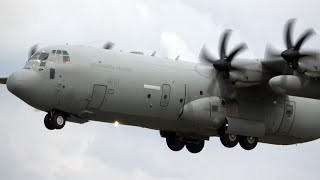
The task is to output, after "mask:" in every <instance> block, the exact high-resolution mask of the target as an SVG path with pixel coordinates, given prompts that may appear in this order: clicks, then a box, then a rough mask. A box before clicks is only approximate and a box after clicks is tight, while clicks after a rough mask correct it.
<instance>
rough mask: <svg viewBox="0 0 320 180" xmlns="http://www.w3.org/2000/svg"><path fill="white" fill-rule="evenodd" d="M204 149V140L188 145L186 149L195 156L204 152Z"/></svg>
mask: <svg viewBox="0 0 320 180" xmlns="http://www.w3.org/2000/svg"><path fill="white" fill-rule="evenodd" d="M203 147H204V140H200V141H198V142H193V143H186V148H187V149H188V151H189V152H191V153H194V154H195V153H199V152H200V151H202V149H203Z"/></svg>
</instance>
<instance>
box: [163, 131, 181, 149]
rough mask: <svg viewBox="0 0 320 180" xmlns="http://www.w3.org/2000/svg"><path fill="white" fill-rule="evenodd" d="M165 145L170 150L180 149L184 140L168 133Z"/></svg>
mask: <svg viewBox="0 0 320 180" xmlns="http://www.w3.org/2000/svg"><path fill="white" fill-rule="evenodd" d="M166 141H167V145H168V147H169V148H170V149H171V150H172V151H181V150H182V149H183V147H184V142H183V141H182V139H181V138H179V137H178V136H176V135H175V134H168V135H167V137H166Z"/></svg>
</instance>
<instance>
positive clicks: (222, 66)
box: [200, 30, 247, 78]
mask: <svg viewBox="0 0 320 180" xmlns="http://www.w3.org/2000/svg"><path fill="white" fill-rule="evenodd" d="M230 34H231V30H226V31H225V32H224V33H223V35H222V38H221V43H220V59H216V58H214V57H213V56H211V55H210V54H209V52H208V50H207V48H206V46H204V47H203V48H202V51H201V53H200V60H201V61H202V62H204V63H210V64H212V65H213V67H214V68H215V69H216V70H217V71H218V72H222V73H223V77H224V78H229V76H230V70H231V69H234V68H233V67H232V65H231V62H232V60H233V59H234V57H235V56H236V55H237V54H238V53H240V52H241V51H243V50H244V49H246V48H247V45H246V44H244V43H242V44H240V45H238V46H237V47H236V48H235V49H234V50H233V51H232V52H231V53H230V54H229V55H227V53H226V46H227V43H228V41H229V37H230Z"/></svg>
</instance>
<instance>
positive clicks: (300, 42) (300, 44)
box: [294, 29, 315, 51]
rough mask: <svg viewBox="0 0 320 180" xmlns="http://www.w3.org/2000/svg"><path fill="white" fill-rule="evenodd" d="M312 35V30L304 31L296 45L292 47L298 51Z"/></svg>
mask: <svg viewBox="0 0 320 180" xmlns="http://www.w3.org/2000/svg"><path fill="white" fill-rule="evenodd" d="M314 34H315V32H314V30H313V29H309V30H307V31H305V33H304V34H303V35H302V36H301V37H300V39H299V41H298V42H297V44H296V45H295V46H294V49H295V50H298V51H299V50H300V48H301V46H302V44H303V43H304V42H305V41H306V40H307V39H309V38H310V37H311V36H312V35H314Z"/></svg>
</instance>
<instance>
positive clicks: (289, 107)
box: [278, 101, 296, 134]
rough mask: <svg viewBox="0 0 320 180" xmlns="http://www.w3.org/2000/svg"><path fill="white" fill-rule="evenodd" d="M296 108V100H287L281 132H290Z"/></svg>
mask: <svg viewBox="0 0 320 180" xmlns="http://www.w3.org/2000/svg"><path fill="white" fill-rule="evenodd" d="M295 109H296V103H295V102H293V101H285V104H284V114H283V119H282V123H281V125H280V128H279V130H278V132H279V133H285V134H288V133H289V132H290V130H291V127H292V124H293V121H294V116H295Z"/></svg>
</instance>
